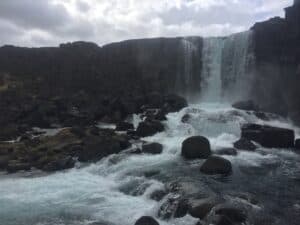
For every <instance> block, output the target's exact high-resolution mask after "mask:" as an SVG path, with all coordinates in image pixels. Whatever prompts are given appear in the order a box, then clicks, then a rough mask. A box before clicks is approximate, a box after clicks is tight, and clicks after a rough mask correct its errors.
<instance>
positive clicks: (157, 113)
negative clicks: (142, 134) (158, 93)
mask: <svg viewBox="0 0 300 225" xmlns="http://www.w3.org/2000/svg"><path fill="white" fill-rule="evenodd" d="M166 114H167V112H165V111H164V110H163V109H156V108H155V109H152V108H151V109H145V111H144V113H143V114H142V117H143V118H147V119H148V120H159V121H163V120H167V117H166Z"/></svg>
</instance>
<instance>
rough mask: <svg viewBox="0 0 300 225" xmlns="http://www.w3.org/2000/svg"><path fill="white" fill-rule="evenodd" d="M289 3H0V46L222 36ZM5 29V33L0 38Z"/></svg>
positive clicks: (279, 11)
mask: <svg viewBox="0 0 300 225" xmlns="http://www.w3.org/2000/svg"><path fill="white" fill-rule="evenodd" d="M20 2H22V4H20ZM291 4H292V0H282V1H274V0H43V1H34V0H22V1H19V0H1V2H0V7H1V9H0V13H1V12H4V13H2V14H1V15H0V20H1V21H2V25H1V21H0V33H2V35H1V38H0V44H6V43H10V44H17V45H29V46H45V45H58V44H59V43H61V42H67V41H75V40H85V41H94V42H96V43H98V44H99V45H102V44H105V43H109V42H115V41H121V40H125V39H132V38H148V37H158V36H166V37H171V36H189V35H192V36H197V35H199V36H224V35H228V34H231V33H235V32H239V31H242V30H246V29H248V28H249V27H250V26H252V25H253V24H254V23H255V21H261V20H264V19H266V18H268V17H271V16H276V15H281V16H282V15H283V8H284V7H286V6H288V5H291ZM25 6H26V7H25ZM3 21H5V23H6V26H4V25H3V24H4V22H3ZM7 24H9V26H10V28H8V25H7ZM5 29H6V30H10V32H8V33H7V34H6V35H3V31H4V30H5ZM13 31H17V32H18V34H16V33H15V32H13ZM20 33H21V34H20Z"/></svg>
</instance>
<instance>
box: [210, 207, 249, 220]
mask: <svg viewBox="0 0 300 225" xmlns="http://www.w3.org/2000/svg"><path fill="white" fill-rule="evenodd" d="M216 214H217V215H222V216H226V217H227V218H228V219H230V221H232V222H237V223H242V222H245V221H246V219H247V214H246V213H245V212H244V211H243V210H242V209H238V208H219V209H217V210H216Z"/></svg>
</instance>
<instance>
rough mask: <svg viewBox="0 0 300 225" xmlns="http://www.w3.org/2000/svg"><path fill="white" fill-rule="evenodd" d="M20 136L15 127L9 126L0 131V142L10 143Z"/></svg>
mask: <svg viewBox="0 0 300 225" xmlns="http://www.w3.org/2000/svg"><path fill="white" fill-rule="evenodd" d="M20 135H21V132H20V131H19V129H18V126H17V125H14V124H9V125H7V126H5V127H3V126H2V127H1V129H0V141H10V140H15V139H17V137H18V136H20Z"/></svg>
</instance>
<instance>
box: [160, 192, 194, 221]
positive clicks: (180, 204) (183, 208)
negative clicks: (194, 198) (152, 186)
mask: <svg viewBox="0 0 300 225" xmlns="http://www.w3.org/2000/svg"><path fill="white" fill-rule="evenodd" d="M188 209H189V204H188V200H187V199H185V198H183V197H181V196H180V197H178V196H177V195H171V196H168V198H167V199H166V201H164V202H163V203H162V205H161V207H160V209H159V211H158V216H159V217H160V218H162V219H165V220H166V219H171V218H181V217H184V216H185V215H186V214H187V213H188Z"/></svg>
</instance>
